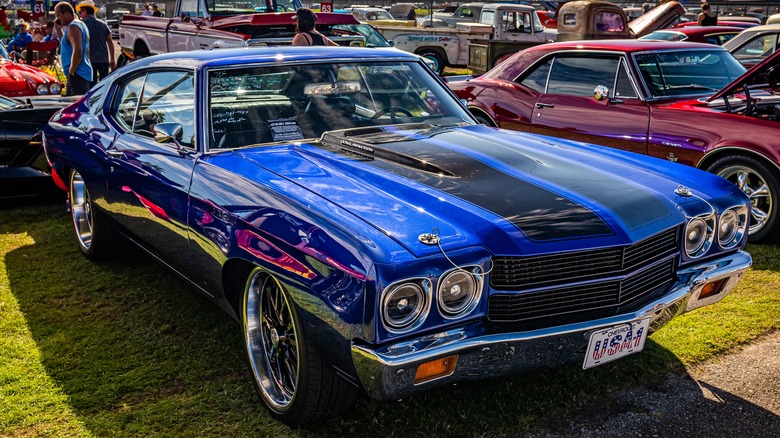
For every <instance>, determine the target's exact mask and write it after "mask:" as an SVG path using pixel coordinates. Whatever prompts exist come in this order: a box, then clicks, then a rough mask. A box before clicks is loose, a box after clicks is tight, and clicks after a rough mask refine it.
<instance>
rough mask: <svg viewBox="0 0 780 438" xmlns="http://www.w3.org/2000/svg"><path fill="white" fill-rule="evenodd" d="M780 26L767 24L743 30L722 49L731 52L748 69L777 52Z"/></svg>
mask: <svg viewBox="0 0 780 438" xmlns="http://www.w3.org/2000/svg"><path fill="white" fill-rule="evenodd" d="M778 35H780V24H767V25H764V26H755V27H751V28H749V29H745V30H744V31H743V32H742V33H740V34H739V35H737V36H736V37H734V38H733V39H732V40H733V41H732V42H731V43H730V44H724V45H723V47H724V48H725V49H726V50H728V51H729V52H731V54H732V55H734V57H735V58H737V61H739V62H740V63H741V64H742V65H744V66H745V67H747V68H750V67H752V66H754V65H756V64H758V63H759V62H761V61H763V60H764V59H766V58H767V57H768V56H769V55H771V54H772V53H775V51H777V47H778V42H777V37H778Z"/></svg>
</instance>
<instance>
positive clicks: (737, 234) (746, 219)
mask: <svg viewBox="0 0 780 438" xmlns="http://www.w3.org/2000/svg"><path fill="white" fill-rule="evenodd" d="M729 214H733V215H734V216H735V219H736V221H737V227H736V229H735V230H734V232H733V236H731V237H729V238H728V239H724V238H723V236H722V232H723V224H724V222H725V221H726V219H725V217H726V216H727V215H729ZM749 214H750V212H749V209H748V206H747V205H744V204H741V205H734V206H732V207H729V208H726V209H724V210H723V212H722V213H721V214H720V216H719V217H718V232H717V234H718V246H720V247H721V248H722V249H733V248H735V247H737V246H738V245H739V243H740V242H742V239H743V238H744V237H745V233H747V229H748V226H749V224H750V216H749Z"/></svg>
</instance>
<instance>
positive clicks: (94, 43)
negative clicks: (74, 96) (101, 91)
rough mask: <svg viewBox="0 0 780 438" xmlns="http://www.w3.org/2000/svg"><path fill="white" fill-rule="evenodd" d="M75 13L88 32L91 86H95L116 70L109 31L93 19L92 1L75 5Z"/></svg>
mask: <svg viewBox="0 0 780 438" xmlns="http://www.w3.org/2000/svg"><path fill="white" fill-rule="evenodd" d="M76 11H77V12H78V13H79V16H80V17H81V21H83V22H84V25H86V26H87V30H88V31H89V62H90V64H92V82H91V85H95V84H97V83H98V81H99V80H101V79H103V78H104V77H106V76H108V73H109V72H110V71H111V70H113V69H114V68H116V63H115V61H114V41H113V39H112V38H111V29H109V28H108V25H107V24H106V23H104V22H102V21H100V20H98V19H97V18H95V12H96V11H97V6H95V2H93V1H92V0H84V1H82V2H81V3H79V4H77V5H76Z"/></svg>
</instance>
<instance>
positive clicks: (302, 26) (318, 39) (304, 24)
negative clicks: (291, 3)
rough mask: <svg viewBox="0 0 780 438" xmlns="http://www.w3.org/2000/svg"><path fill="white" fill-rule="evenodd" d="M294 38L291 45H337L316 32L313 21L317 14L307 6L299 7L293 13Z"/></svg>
mask: <svg viewBox="0 0 780 438" xmlns="http://www.w3.org/2000/svg"><path fill="white" fill-rule="evenodd" d="M294 18H295V21H296V24H295V32H296V33H295V38H293V41H292V45H293V46H338V44H336V43H334V42H333V41H331V40H330V39H328V37H326V36H325V35H323V34H321V33H319V32H317V29H315V28H314V22H316V21H317V15H316V14H315V13H314V12H313V11H312V10H311V9H309V8H300V9H298V11H297V12H296V13H295V17H294Z"/></svg>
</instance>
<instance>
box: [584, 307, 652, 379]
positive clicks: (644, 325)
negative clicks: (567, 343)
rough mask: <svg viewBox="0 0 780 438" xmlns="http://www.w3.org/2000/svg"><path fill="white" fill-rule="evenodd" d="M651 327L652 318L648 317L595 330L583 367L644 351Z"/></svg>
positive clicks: (597, 364)
mask: <svg viewBox="0 0 780 438" xmlns="http://www.w3.org/2000/svg"><path fill="white" fill-rule="evenodd" d="M649 327H650V318H649V317H647V318H642V319H639V320H636V321H630V322H627V323H625V324H619V325H615V326H612V327H609V328H606V329H601V330H596V331H594V332H593V333H591V334H590V340H589V341H588V349H587V350H585V361H584V362H583V364H582V369H585V370H586V369H588V368H593V367H596V366H599V365H603V364H605V363H609V362H612V361H613V360H617V359H620V358H621V357H625V356H628V355H629V354H634V353H638V352H640V351H642V348H644V346H645V340H646V339H647V335H648V331H649Z"/></svg>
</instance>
